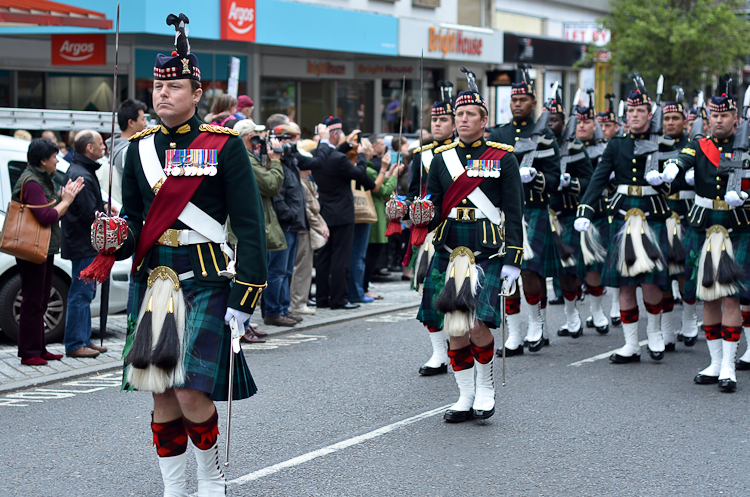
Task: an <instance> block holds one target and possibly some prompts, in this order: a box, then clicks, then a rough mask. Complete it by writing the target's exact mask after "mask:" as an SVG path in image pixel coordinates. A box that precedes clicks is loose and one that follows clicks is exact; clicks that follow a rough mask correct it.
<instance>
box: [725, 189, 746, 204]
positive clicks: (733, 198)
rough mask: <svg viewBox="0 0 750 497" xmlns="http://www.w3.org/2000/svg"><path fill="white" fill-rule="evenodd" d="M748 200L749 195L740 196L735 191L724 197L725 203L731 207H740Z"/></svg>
mask: <svg viewBox="0 0 750 497" xmlns="http://www.w3.org/2000/svg"><path fill="white" fill-rule="evenodd" d="M745 200H747V193H745V192H740V193H739V195H738V194H737V192H735V191H734V190H731V191H728V192H727V193H726V194H725V195H724V202H726V203H727V204H729V205H731V206H732V207H739V206H741V205H742V204H744V203H745Z"/></svg>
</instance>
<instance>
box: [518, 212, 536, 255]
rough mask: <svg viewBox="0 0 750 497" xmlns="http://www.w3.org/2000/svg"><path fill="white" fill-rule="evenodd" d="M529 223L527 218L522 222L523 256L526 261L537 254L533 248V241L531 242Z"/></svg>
mask: <svg viewBox="0 0 750 497" xmlns="http://www.w3.org/2000/svg"><path fill="white" fill-rule="evenodd" d="M528 225H529V223H527V222H526V219H524V220H523V222H522V223H521V226H522V227H523V258H524V259H525V260H526V262H528V261H530V260H531V259H533V258H534V256H535V255H536V254H534V251H533V250H531V243H529V235H528V234H527V228H528Z"/></svg>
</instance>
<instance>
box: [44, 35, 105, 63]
mask: <svg viewBox="0 0 750 497" xmlns="http://www.w3.org/2000/svg"><path fill="white" fill-rule="evenodd" d="M51 39H52V65H53V66H103V65H106V64H107V36H106V35H103V34H87V35H52V37H51Z"/></svg>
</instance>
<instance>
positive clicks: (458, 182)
mask: <svg viewBox="0 0 750 497" xmlns="http://www.w3.org/2000/svg"><path fill="white" fill-rule="evenodd" d="M507 153H508V152H506V151H505V150H500V149H499V148H493V147H488V148H487V150H485V152H484V153H483V154H482V156H481V157H479V160H501V159H502V158H503V157H505V154H507ZM500 174H501V176H500V177H502V171H501V172H500ZM485 179H486V178H470V177H469V176H467V175H466V171H464V172H463V173H461V175H460V176H459V177H458V178H456V179H455V180H453V183H452V184H451V186H450V188H448V191H447V192H445V197H443V205H442V206H441V209H442V210H441V213H440V222H441V223H442V222H443V221H445V218H447V217H448V214H450V212H451V209H453V208H454V207H456V206H458V204H460V203H461V201H462V200H463V199H465V198H466V197H467V196H468V195H469V194H470V193H471V192H473V191H474V189H475V188H478V187H479V185H481V184H482V181H484V180H485Z"/></svg>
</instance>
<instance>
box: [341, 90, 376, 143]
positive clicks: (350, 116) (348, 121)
mask: <svg viewBox="0 0 750 497" xmlns="http://www.w3.org/2000/svg"><path fill="white" fill-rule="evenodd" d="M372 101H373V84H372V83H370V82H364V81H342V82H339V83H338V85H337V90H336V106H337V111H338V115H339V116H340V117H341V120H342V121H343V125H344V131H345V132H347V133H348V132H349V131H351V130H353V129H360V130H362V132H363V133H372V131H373V115H372V108H373V106H372Z"/></svg>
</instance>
